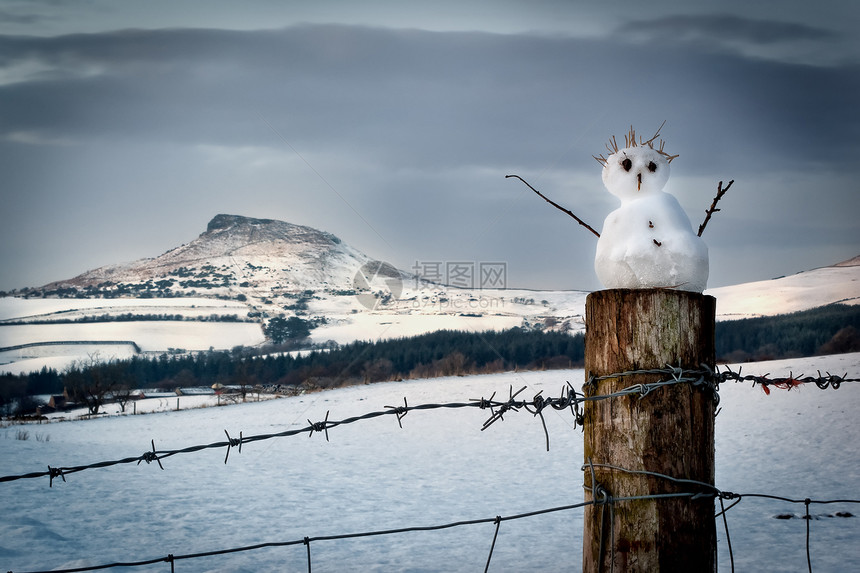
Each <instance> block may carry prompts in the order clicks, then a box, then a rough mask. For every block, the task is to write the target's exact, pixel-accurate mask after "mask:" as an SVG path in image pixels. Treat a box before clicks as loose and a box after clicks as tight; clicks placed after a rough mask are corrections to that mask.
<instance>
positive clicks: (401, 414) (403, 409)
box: [386, 396, 409, 430]
mask: <svg viewBox="0 0 860 573" xmlns="http://www.w3.org/2000/svg"><path fill="white" fill-rule="evenodd" d="M386 408H390V409H392V410H394V415H395V416H397V425H398V426H400V429H401V430H402V429H403V424H402V423H401V422H400V421H401V420H402V419H403V418H405V417H406V414H408V413H409V404H408V403H407V402H406V396H404V397H403V406H386Z"/></svg>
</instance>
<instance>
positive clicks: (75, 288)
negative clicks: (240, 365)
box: [0, 215, 860, 372]
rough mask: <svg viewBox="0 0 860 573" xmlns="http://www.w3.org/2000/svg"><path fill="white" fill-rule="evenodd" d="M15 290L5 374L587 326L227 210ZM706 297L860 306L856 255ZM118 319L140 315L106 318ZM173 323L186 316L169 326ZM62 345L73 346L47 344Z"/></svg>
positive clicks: (560, 311) (563, 304) (725, 307)
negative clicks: (133, 353) (76, 271)
mask: <svg viewBox="0 0 860 573" xmlns="http://www.w3.org/2000/svg"><path fill="white" fill-rule="evenodd" d="M18 294H19V296H12V297H5V298H0V372H2V371H7V372H28V371H31V370H38V369H40V368H42V367H43V366H49V367H54V368H58V369H62V368H63V367H64V366H65V365H66V364H68V363H69V362H71V361H72V360H76V359H80V358H81V357H86V356H88V355H89V354H91V353H92V352H93V351H95V350H99V347H98V344H96V345H95V346H93V345H88V346H87V345H82V344H81V343H82V342H95V343H98V342H103V343H110V344H108V345H105V347H104V348H103V349H101V351H100V354H101V356H102V357H103V358H111V357H117V358H119V357H124V356H125V355H126V353H127V352H128V351H129V348H128V347H122V348H120V347H118V346H117V345H116V344H115V342H117V341H133V342H134V343H135V344H136V345H137V347H138V348H139V349H140V351H142V352H153V353H160V352H165V351H168V350H173V351H182V350H207V349H209V348H215V349H229V348H232V347H233V346H238V345H245V346H253V345H257V344H261V343H263V342H264V335H263V330H262V327H263V325H264V324H265V323H266V321H267V320H269V319H271V318H273V317H277V316H285V317H289V316H300V317H302V318H304V319H307V320H314V321H315V322H316V323H318V327H317V328H315V329H314V330H312V332H311V339H312V341H313V342H315V343H325V342H328V341H334V342H337V343H347V342H351V341H353V340H378V339H383V338H395V337H402V336H411V335H416V334H421V333H424V332H429V331H433V330H439V329H456V330H466V331H483V330H493V329H496V330H500V329H506V328H511V327H514V326H522V327H526V328H547V329H556V330H565V331H578V330H581V329H582V328H583V327H584V318H583V315H584V312H585V310H584V309H585V299H586V296H587V295H588V293H587V292H584V291H534V290H517V289H504V288H495V289H493V288H474V289H467V288H457V287H455V286H450V285H443V284H437V283H433V282H428V281H425V280H420V277H417V276H414V275H412V274H410V273H407V272H405V271H402V270H398V269H395V268H394V267H392V266H391V265H388V264H385V263H381V262H379V261H375V260H374V259H373V258H372V257H370V256H368V255H366V254H364V253H362V252H360V251H359V250H357V249H355V248H353V247H350V246H349V245H347V244H345V243H344V242H343V241H341V240H340V239H339V238H337V237H336V236H334V235H332V234H330V233H326V232H323V231H318V230H316V229H312V228H310V227H303V226H300V225H294V224H291V223H286V222H283V221H274V220H269V219H251V218H247V217H240V216H236V215H217V216H216V217H215V218H213V219H212V221H211V222H210V223H209V225H208V227H207V229H206V231H205V232H203V233H202V234H201V235H200V236H199V237H198V238H197V239H195V240H193V241H191V242H190V243H188V244H186V245H182V246H180V247H177V248H175V249H172V250H170V251H168V252H166V253H164V254H162V255H160V256H158V257H155V258H148V259H143V260H139V261H136V262H133V263H128V264H120V265H109V266H105V267H101V268H98V269H95V270H91V271H87V272H85V273H83V274H81V275H79V276H77V277H74V278H72V279H67V280H62V281H57V282H54V283H51V284H49V285H45V286H44V287H42V288H40V289H34V290H33V291H30V292H28V293H18ZM21 294H27V295H28V296H27V297H26V298H25V297H22V296H20V295H21ZM706 294H711V295H713V296H715V297H716V298H717V318H718V320H723V319H732V318H742V317H749V316H761V315H773V314H780V313H786V312H794V311H797V310H804V309H807V308H814V307H817V306H822V305H826V304H831V303H834V302H845V303H848V304H857V303H858V302H860V258H855V259H852V260H850V261H845V262H843V263H839V264H837V265H834V266H831V267H822V268H819V269H814V270H811V271H808V272H804V273H799V274H796V275H793V276H790V277H783V278H779V279H774V280H769V281H761V282H755V283H748V284H743V285H737V286H731V287H721V288H717V289H711V290H709V291H706ZM44 296H48V297H49V298H42V297H44ZM57 297H62V298H57ZM120 315H134V320H132V321H123V322H115V321H114V322H104V320H103V319H104V318H105V317H107V318H109V319H111V320H115V319H116V318H117V316H120ZM177 315H179V316H180V317H182V318H183V321H181V322H177V321H175V320H172V321H170V320H165V319H164V318H165V316H172V317H173V318H175V317H176V316H177ZM94 319H96V320H94ZM64 341H66V342H74V343H75V344H66V345H62V344H51V345H45V343H47V342H51V343H57V342H64Z"/></svg>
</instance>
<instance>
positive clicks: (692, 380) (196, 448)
mask: <svg viewBox="0 0 860 573" xmlns="http://www.w3.org/2000/svg"><path fill="white" fill-rule="evenodd" d="M639 375H655V376H657V375H660V376H665V377H666V378H665V379H664V380H660V381H657V382H651V383H642V384H634V385H631V386H628V387H626V388H623V389H621V390H618V391H615V392H611V393H609V394H600V395H587V394H584V393H582V392H578V391H576V390H575V389H574V387H573V386H572V385H571V383H570V382H566V386H564V387H563V388H562V389H561V394H560V396H558V397H554V398H553V397H545V396H543V395H542V394H543V390H541V391H539V392H538V393H537V394H535V395H534V396H533V397H532V399H531V400H526V399H517V396H519V395H520V394H521V393H522V392H524V391H525V390H526V389H527V388H528V386H523V387H522V388H520V389H519V390H517V391H516V392H514V390H513V386H510V389H509V397H508V399H507V400H504V401H502V400H496V399H495V396H496V393H495V392H494V393H493V394H492V395H491V396H490V397H489V398H487V399H485V398H473V399H471V400H470V401H468V402H448V403H429V404H419V405H415V406H410V405H409V404H408V403H407V401H406V398H405V397H404V398H403V406H385V407H384V408H385V409H384V410H377V411H373V412H367V413H365V414H361V415H358V416H352V417H349V418H344V419H343V420H329V414H330V411H326V415H325V418H324V419H323V420H322V421H319V422H312V421H311V420H310V419H308V425H307V426H305V427H303V428H296V429H290V430H284V431H282V432H277V433H271V434H258V435H252V436H244V434H243V433H242V432H239V437H238V438H234V437H231V436H230V434H229V433H228V432H227V430H224V433H225V434H226V436H227V440H226V441H218V442H213V443H209V444H199V445H193V446H188V447H185V448H181V449H176V450H157V449H156V447H155V440H152V441H151V442H150V445H151V449H149V450H147V451H145V452H144V453H143V454H141V455H137V456H131V457H125V458H121V459H116V460H107V461H101V462H95V463H90V464H81V465H76V466H65V467H54V466H51V465H48V469H47V471H36V472H30V473H26V474H19V475H6V476H0V483H4V482H11V481H16V480H20V479H35V478H42V477H48V478H49V481H48V485H49V487H53V484H54V480H55V479H56V478H61V479H62V480H63V481H64V482H65V481H66V476H68V475H70V474H74V473H78V472H82V471H85V470H90V469H97V468H106V467H111V466H116V465H123V464H136V465H140V463H141V462H146V463H147V464H151V463H153V462H155V463H157V464H158V466H159V468H161V469H162V470H163V469H164V465H163V464H162V463H161V462H162V460H164V459H166V458H170V457H172V456H176V455H180V454H189V453H195V452H200V451H203V450H209V449H219V448H227V450H226V455H225V456H224V463H225V464H226V463H227V460H228V459H229V457H230V450H231V449H232V448H234V447H236V448H238V451H239V453H241V451H242V445H243V444H248V443H253V442H258V441H263V440H271V439H275V438H284V437H290V436H296V435H300V434H305V433H307V434H308V437H312V436H313V435H314V433H321V434H324V435H325V438H326V441H329V429H332V428H336V427H338V426H343V425H347V424H353V423H356V422H360V421H364V420H370V419H374V418H379V417H381V416H391V415H393V416H395V417H396V419H397V424H398V426H399V427H400V428H403V419H404V417H405V416H406V414H408V413H409V412H412V411H416V410H418V411H420V410H440V409H462V408H479V409H481V410H486V409H489V410H490V412H491V415H490V417H489V418H488V419H487V420H486V421H485V422H484V423H483V425H482V427H481V431H484V430H486V429H487V428H489V427H490V426H492V425H493V424H495V423H496V422H498V421H500V420H501V421H504V416H505V414H507V413H509V412H519V411H520V410H525V411H527V412H529V413H531V414H532V415H533V416H535V417H539V418H540V419H541V424H542V426H543V430H544V435H545V436H546V449H547V451H549V449H550V437H549V431H548V430H547V427H546V420H545V419H544V416H543V412H544V410H545V409H546V408H551V409H553V410H559V411H560V410H566V409H570V411H571V414H572V415H573V418H574V424H573V427H574V428H576V426H577V425H579V426H580V427H581V426H582V424H583V413H582V404H584V403H586V402H594V401H600V400H608V399H612V398H619V397H622V396H634V395H638V396H639V399H643V398H645V397H646V396H648V394H650V393H651V392H653V391H655V390H657V389H659V388H663V387H666V386H673V385H678V384H690V385H691V386H693V387H698V388H703V389H705V390H707V391H709V392H711V393H712V394H713V397H714V401H715V404H719V400H720V396H719V385H720V384H721V383H724V382H727V381H735V382H745V381H752V382H753V384H754V385H755V384H759V385H761V386H762V388H763V389H764V390H765V391H766V392H767V393H768V394H769V393H770V390H769V387H770V386H774V387H777V388H783V389H787V390H791V389H792V388H795V387H797V386H799V385H801V384H811V383H814V384H815V385H816V386H817V387H818V388H820V389H826V388H828V387H829V388H833V389H838V388H839V387H840V385H841V384H842V383H844V382H860V378H848V377H847V376H848V374H847V373H846V374H845V375H844V376H838V375H834V374H830V373H829V372H828V373H827V374H826V376H822V375H821V373H820V372H819V376H818V377H817V378H816V377H812V376H806V377H804V376H803V375H800V376H794V375H793V374H792V373H789V376H788V377H783V378H768V376H769V374H765V375H764V376H754V375H742V374H741V369H740V368H739V369H738V371H737V372H734V371H732V370H731V369H729V368H725V369H724V370H723V371H722V372H721V371H720V370H719V369H712V368H710V367H708V366H707V365H702V366H701V368H699V369H684V368H681V367H680V366H671V365H667V366H666V367H665V368H650V369H641V370H629V371H624V372H617V373H614V374H607V375H602V376H592V375H589V376H588V379H587V380H586V382H585V387H588V388H590V389H594V388H595V387H596V384H597V383H598V382H600V381H603V380H608V379H612V378H625V377H630V376H639Z"/></svg>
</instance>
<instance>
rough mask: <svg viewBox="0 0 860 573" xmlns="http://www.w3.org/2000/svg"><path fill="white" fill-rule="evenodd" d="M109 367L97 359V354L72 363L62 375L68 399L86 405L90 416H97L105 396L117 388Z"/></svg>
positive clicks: (114, 377)
mask: <svg viewBox="0 0 860 573" xmlns="http://www.w3.org/2000/svg"><path fill="white" fill-rule="evenodd" d="M109 366H110V364H109V363H108V364H106V363H105V361H103V360H101V359H100V358H99V353H98V352H93V353H91V354H88V355H87V358H84V359H81V360H75V361H74V362H72V363H71V364H70V365H69V367H68V368H66V370H65V372H64V374H63V383H64V385H65V391H66V395H67V397H68V399H69V400H71V401H73V402H75V403H79V404H86V406H87V410H89V412H90V414H92V415H95V414H98V413H99V409H100V408H101V407H102V405H103V404H104V403H105V400H106V397H107V395H108V394H109V393H111V392H112V391H113V390H114V389H115V388H116V386H118V381H117V379H116V376H115V374H114V372H113V371H112V370H113V369H112V368H110V367H109Z"/></svg>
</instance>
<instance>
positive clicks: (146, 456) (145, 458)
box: [137, 440, 164, 470]
mask: <svg viewBox="0 0 860 573" xmlns="http://www.w3.org/2000/svg"><path fill="white" fill-rule="evenodd" d="M140 462H146V463H147V464H151V463H152V462H158V467H160V468H161V469H162V470H163V469H164V466H163V465H161V459H160V458H159V457H158V454H157V453H156V451H155V440H152V451H149V452H143V455H142V456H140V458H139V459H138V460H137V465H140Z"/></svg>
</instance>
